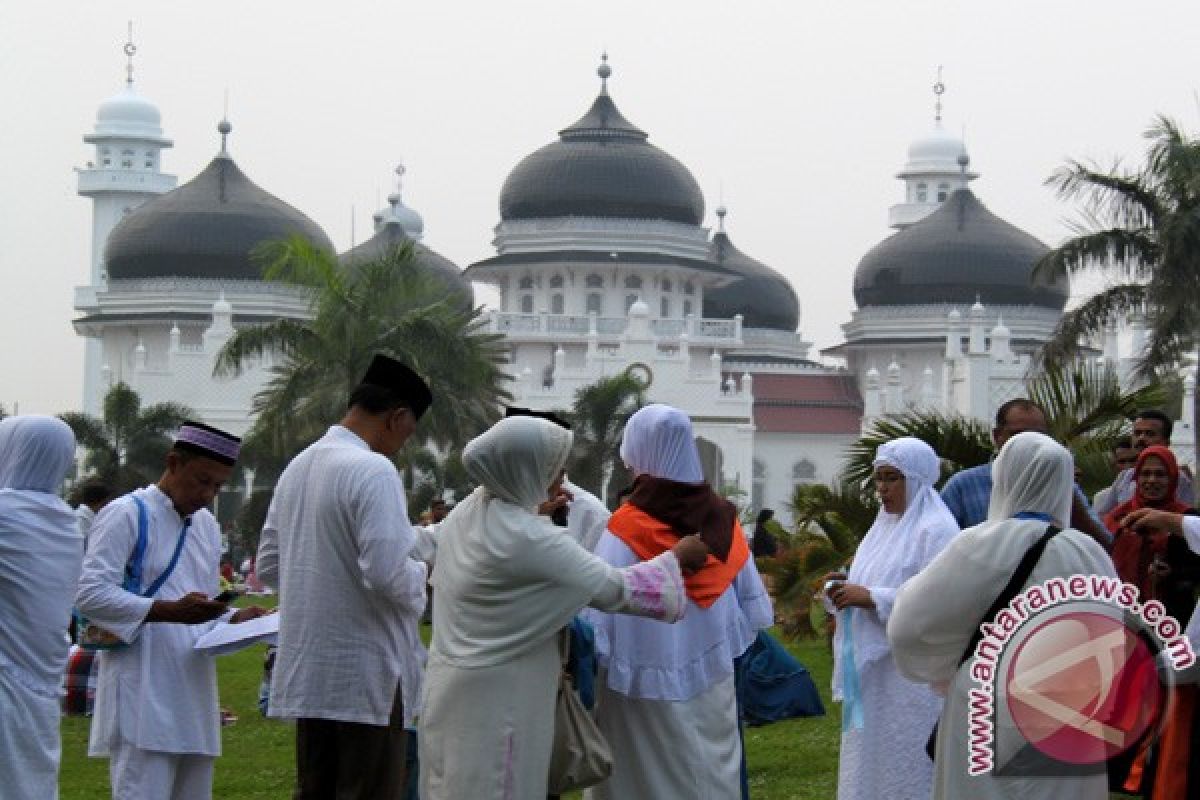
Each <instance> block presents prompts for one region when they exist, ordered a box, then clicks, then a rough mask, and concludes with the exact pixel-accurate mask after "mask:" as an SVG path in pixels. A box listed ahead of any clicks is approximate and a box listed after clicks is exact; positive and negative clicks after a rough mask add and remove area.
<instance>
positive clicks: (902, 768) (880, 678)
mask: <svg viewBox="0 0 1200 800" xmlns="http://www.w3.org/2000/svg"><path fill="white" fill-rule="evenodd" d="M874 467H875V475H874V479H875V487H876V489H877V491H878V492H879V497H880V501H881V503H882V508H880V510H879V514H878V516H876V517H875V523H874V524H873V525H872V526H871V529H870V530H869V531H867V535H866V536H864V537H863V540H862V542H861V543H860V544H859V546H858V551H857V552H856V553H855V555H854V562H853V563H852V564H851V566H850V573H849V575H834V576H830V577H832V578H835V580H834V583H835V584H836V585H835V587H834V588H832V589H831V590H830V591H829V596H830V599H831V600H832V601H833V605H834V606H836V608H838V609H839V612H838V618H837V634H836V635H835V637H834V649H833V653H834V670H833V696H834V699H835V700H839V701H841V702H842V745H841V751H840V756H839V759H838V798H839V799H840V800H857V799H860V798H861V799H862V800H868V799H870V800H873V799H874V798H880V797H895V798H925V797H928V796H929V792H930V786H931V784H932V781H933V769H932V766H931V765H930V763H929V759H928V758H927V757H926V755H925V749H924V748H925V740H926V738H927V737H928V735H929V729H930V728H932V727H933V723H934V721H935V720H936V719H937V717H938V713H939V712H940V711H941V708H942V703H941V699H940V698H939V697H938V696H937V695H936V694H934V693H933V692H932V691H930V690H929V688H928V687H926V686H924V685H922V684H917V683H912V682H910V681H907V680H905V679H904V678H903V677H902V676H901V675H900V673H899V672H897V671H896V666H895V664H893V663H892V654H891V651H890V648H889V647H888V641H887V633H886V626H887V622H888V617H889V616H890V615H891V613H892V603H893V602H894V600H895V597H896V592H897V591H898V590H899V588H900V586H901V585H902V584H903V583H904V582H905V581H906V580H908V579H909V578H911V577H912V576H914V575H916V574H917V573H918V572H920V571H921V570H922V569H923V568H924V567H925V565H926V564H928V563H929V562H930V561H932V560H933V558H934V557H935V556H936V555H937V554H938V553H939V552H941V550H942V548H943V547H945V546H946V544H947V543H948V542H949V541H950V539H952V538H953V537H954V536H955V535H956V534H957V533H958V524H957V523H956V522H955V521H954V516H953V515H952V514H951V513H950V511H949V509H947V508H946V506H945V504H944V503H943V502H942V499H941V497H939V496H938V493H937V491H935V490H934V488H933V487H934V484H935V483H936V482H937V479H938V475H939V460H938V456H937V453H935V452H934V451H933V448H931V447H930V446H929V445H927V444H926V443H925V442H923V441H921V440H920V439H914V438H912V437H904V438H901V439H895V440H893V441H890V442H887V443H885V444H882V445H880V447H879V449H878V450H877V451H876V453H875V461H874ZM842 578H845V582H842V581H841V580H836V579H842Z"/></svg>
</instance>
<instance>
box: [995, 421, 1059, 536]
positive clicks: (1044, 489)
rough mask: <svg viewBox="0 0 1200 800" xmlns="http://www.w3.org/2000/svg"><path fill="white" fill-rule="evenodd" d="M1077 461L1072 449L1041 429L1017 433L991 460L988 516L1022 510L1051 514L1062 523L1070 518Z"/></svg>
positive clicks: (999, 516) (1006, 516) (1001, 517)
mask: <svg viewBox="0 0 1200 800" xmlns="http://www.w3.org/2000/svg"><path fill="white" fill-rule="evenodd" d="M1074 485H1075V464H1074V461H1073V460H1072V458H1071V453H1070V452H1069V451H1068V450H1067V449H1066V448H1065V447H1063V446H1062V445H1060V444H1059V443H1058V442H1056V441H1054V440H1053V439H1051V438H1050V437H1049V436H1046V435H1044V434H1041V433H1033V432H1032V431H1028V432H1025V433H1018V434H1017V435H1016V436H1013V437H1012V438H1011V439H1009V440H1008V441H1007V442H1005V443H1004V447H1002V448H1000V454H999V455H998V456H996V460H995V462H993V464H992V498H991V503H990V504H989V505H988V519H989V520H1004V519H1009V518H1010V517H1012V516H1013V515H1015V514H1019V513H1021V512H1023V511H1028V512H1033V513H1037V514H1049V515H1050V517H1051V519H1053V520H1054V521H1055V522H1056V523H1057V524H1059V525H1063V526H1065V525H1067V523H1069V522H1070V520H1071V492H1072V487H1073V486H1074Z"/></svg>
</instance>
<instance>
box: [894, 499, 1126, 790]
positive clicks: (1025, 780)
mask: <svg viewBox="0 0 1200 800" xmlns="http://www.w3.org/2000/svg"><path fill="white" fill-rule="evenodd" d="M1045 531H1046V524H1045V523H1042V522H1037V521H1024V520H1012V521H1008V522H1004V523H999V524H996V523H984V524H983V525H980V526H977V527H975V528H969V529H967V530H965V531H963V532H962V533H961V534H959V535H958V536H957V537H955V539H954V541H952V542H951V543H950V545H949V546H948V547H947V548H946V549H945V550H944V551H943V552H942V554H941V556H939V557H938V558H937V559H936V560H934V562H933V563H932V564H930V565H929V567H928V568H927V569H925V570H924V571H923V572H921V574H920V575H918V576H917V577H915V578H913V579H912V580H911V581H909V582H908V583H907V584H906V585H905V586H904V588H903V589H901V590H900V594H899V596H898V597H897V598H896V606H895V609H894V610H893V611H892V619H891V622H890V624H889V626H888V634H889V636H890V637H891V640H892V646H893V649H894V652H895V654H896V661H897V664H898V665H899V667H900V671H901V672H903V673H904V674H905V675H906V676H908V677H909V678H911V679H912V680H919V681H922V682H925V683H932V684H935V685H941V686H943V687H944V686H945V685H946V684H947V683H950V682H951V681H953V685H952V686H951V687H950V689H949V693H948V695H947V697H946V708H945V713H944V714H943V715H942V720H941V723H940V724H939V726H938V740H937V764H936V768H935V771H934V797H935V798H937V799H938V800H941V799H942V798H944V799H945V800H958V798H967V797H969V798H972V800H974V799H975V798H979V800H1010V799H1013V798H1019V800H1039V798H1045V800H1103V798H1106V797H1108V788H1107V787H1108V783H1107V778H1106V776H1105V775H1103V774H1100V775H1092V776H1082V777H1068V778H1049V777H997V776H994V775H990V774H989V775H982V776H978V777H971V776H969V775H968V774H967V768H966V767H967V759H968V741H969V731H970V725H969V722H970V719H969V714H968V707H969V706H968V694H967V692H968V690H969V689H970V688H971V687H972V686H974V685H975V684H974V683H973V682H972V681H971V679H970V674H969V666H970V664H969V662H968V664H966V665H964V667H963V668H962V669H959V668H958V661H959V659H960V658H961V657H962V651H963V649H964V648H965V647H966V645H967V642H968V641H969V640H970V638H971V634H972V633H973V631H974V628H975V626H976V625H977V624H978V623H979V621H980V620H981V618H982V617H983V614H984V612H985V611H987V609H988V606H990V605H991V604H992V601H993V600H995V599H996V596H997V595H999V594H1000V591H1001V589H1003V588H1004V585H1005V583H1007V582H1008V579H1009V578H1010V577H1011V576H1012V573H1013V572H1014V571H1015V570H1016V568H1017V562H1018V561H1019V560H1020V559H1021V556H1022V555H1024V553H1025V551H1026V550H1028V549H1029V547H1030V546H1031V545H1032V544H1033V543H1034V541H1035V540H1037V538H1038V537H1039V536H1041V535H1042V534H1043V533H1045ZM1070 575H1107V576H1110V577H1116V570H1115V569H1114V568H1113V566H1112V561H1111V560H1110V559H1109V557H1108V555H1107V554H1106V553H1105V552H1104V550H1103V549H1102V548H1101V547H1100V545H1098V544H1097V543H1096V542H1095V540H1093V539H1092V538H1091V537H1089V536H1087V535H1086V534H1083V533H1080V532H1079V531H1075V530H1065V531H1063V532H1061V533H1059V534H1058V535H1057V536H1055V537H1054V539H1052V540H1051V541H1050V543H1049V544H1048V545H1047V546H1046V550H1045V552H1044V553H1043V554H1042V557H1041V559H1040V560H1039V561H1038V565H1037V566H1036V567H1035V568H1034V570H1033V574H1032V576H1031V577H1030V580H1029V581H1028V582H1027V583H1026V586H1030V585H1032V584H1035V583H1042V582H1044V581H1046V580H1048V579H1050V578H1053V577H1057V576H1070ZM998 705H1001V704H998ZM1007 733H1008V734H1011V736H1008V735H1006V731H1005V729H1004V724H1003V720H1002V719H1001V720H999V724H998V727H997V736H998V740H997V743H996V747H997V749H998V750H999V751H1001V752H1004V751H1009V750H1011V749H1012V748H1013V744H1012V742H1013V740H1017V741H1023V739H1018V738H1017V737H1019V734H1016V733H1014V732H1011V731H1008V732H1007ZM1006 740H1007V741H1006Z"/></svg>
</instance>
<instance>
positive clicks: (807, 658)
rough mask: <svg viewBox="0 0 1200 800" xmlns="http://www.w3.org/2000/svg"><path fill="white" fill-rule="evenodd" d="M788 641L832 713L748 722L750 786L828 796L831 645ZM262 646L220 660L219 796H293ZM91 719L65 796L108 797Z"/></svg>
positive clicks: (66, 732) (784, 797) (68, 746)
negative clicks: (266, 691)
mask: <svg viewBox="0 0 1200 800" xmlns="http://www.w3.org/2000/svg"><path fill="white" fill-rule="evenodd" d="M789 649H791V651H792V652H793V653H795V654H796V656H797V657H798V658H799V659H800V660H801V661H802V662H803V663H804V664H805V665H806V666H808V668H809V669H810V670H812V673H813V678H814V680H815V681H816V683H817V688H819V689H820V690H821V698H822V700H824V702H825V705H826V709H827V712H828V713H827V715H826V716H825V717H821V718H813V719H795V720H787V721H785V722H778V723H775V724H774V725H768V726H766V727H762V728H747V729H746V753H747V757H748V759H749V769H750V790H751V793H752V795H753V797H755V798H756V800H757V798H763V800H818V799H819V800H828V799H829V798H832V797H833V796H834V787H835V785H836V783H837V751H838V737H839V734H840V725H839V721H838V720H839V718H838V707H837V706H833V705H832V704H831V703H830V701H829V676H830V668H831V666H830V655H829V650H828V648H827V647H826V645H825V644H824V642H819V641H812V642H800V643H796V644H793V645H789ZM263 650H264V648H263V647H254V648H251V649H249V650H245V651H242V652H240V653H236V654H234V655H228V656H222V657H221V658H220V659H219V660H218V661H217V671H218V674H219V680H220V687H221V705H222V706H224V707H225V708H228V709H231V710H232V711H233V712H234V713H235V714H237V716H238V722H237V723H236V724H234V725H231V726H228V727H225V728H223V729H222V731H221V735H222V737H223V748H224V755H223V756H221V758H220V759H218V760H217V767H216V776H215V780H214V783H215V785H214V789H213V796H214V797H216V798H218V799H219V800H259V798H272V800H279V799H280V798H287V797H290V796H291V795H290V791H291V787H292V779H293V775H294V763H293V753H292V728H291V726H290V725H288V724H286V723H281V722H276V721H273V720H265V719H263V718H262V716H261V715H260V714H259V713H258V706H257V701H258V684H259V681H260V680H261V678H262V659H263ZM89 722H90V720H86V719H81V718H78V717H71V718H66V719H64V720H63V726H62V735H63V759H62V777H61V780H60V785H61V787H62V789H61V796H62V800H93V798H104V797H108V762H107V761H106V760H104V759H90V758H88V757H87V737H88V724H89ZM2 794H3V792H0V795H2Z"/></svg>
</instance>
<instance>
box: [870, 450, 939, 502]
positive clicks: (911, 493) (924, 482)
mask: <svg viewBox="0 0 1200 800" xmlns="http://www.w3.org/2000/svg"><path fill="white" fill-rule="evenodd" d="M871 465H872V466H873V467H876V468H878V467H892V468H893V469H897V470H899V471H900V472H901V473H902V474H903V475H904V494H905V497H906V499H907V501H908V505H911V504H912V501H913V498H914V497H916V496H917V492H919V491H920V490H921V489H923V488H925V487H929V486H935V485H937V480H938V478H939V477H940V476H941V460H940V459H939V458H938V454H937V453H936V452H934V450H933V448H932V447H930V446H929V445H928V444H927V443H926V442H924V441H922V440H920V439H917V438H916V437H913V436H902V437H900V438H899V439H893V440H891V441H890V442H884V443H883V444H881V445H879V449H878V450H876V451H875V460H874V461H873V462H872V464H871Z"/></svg>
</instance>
